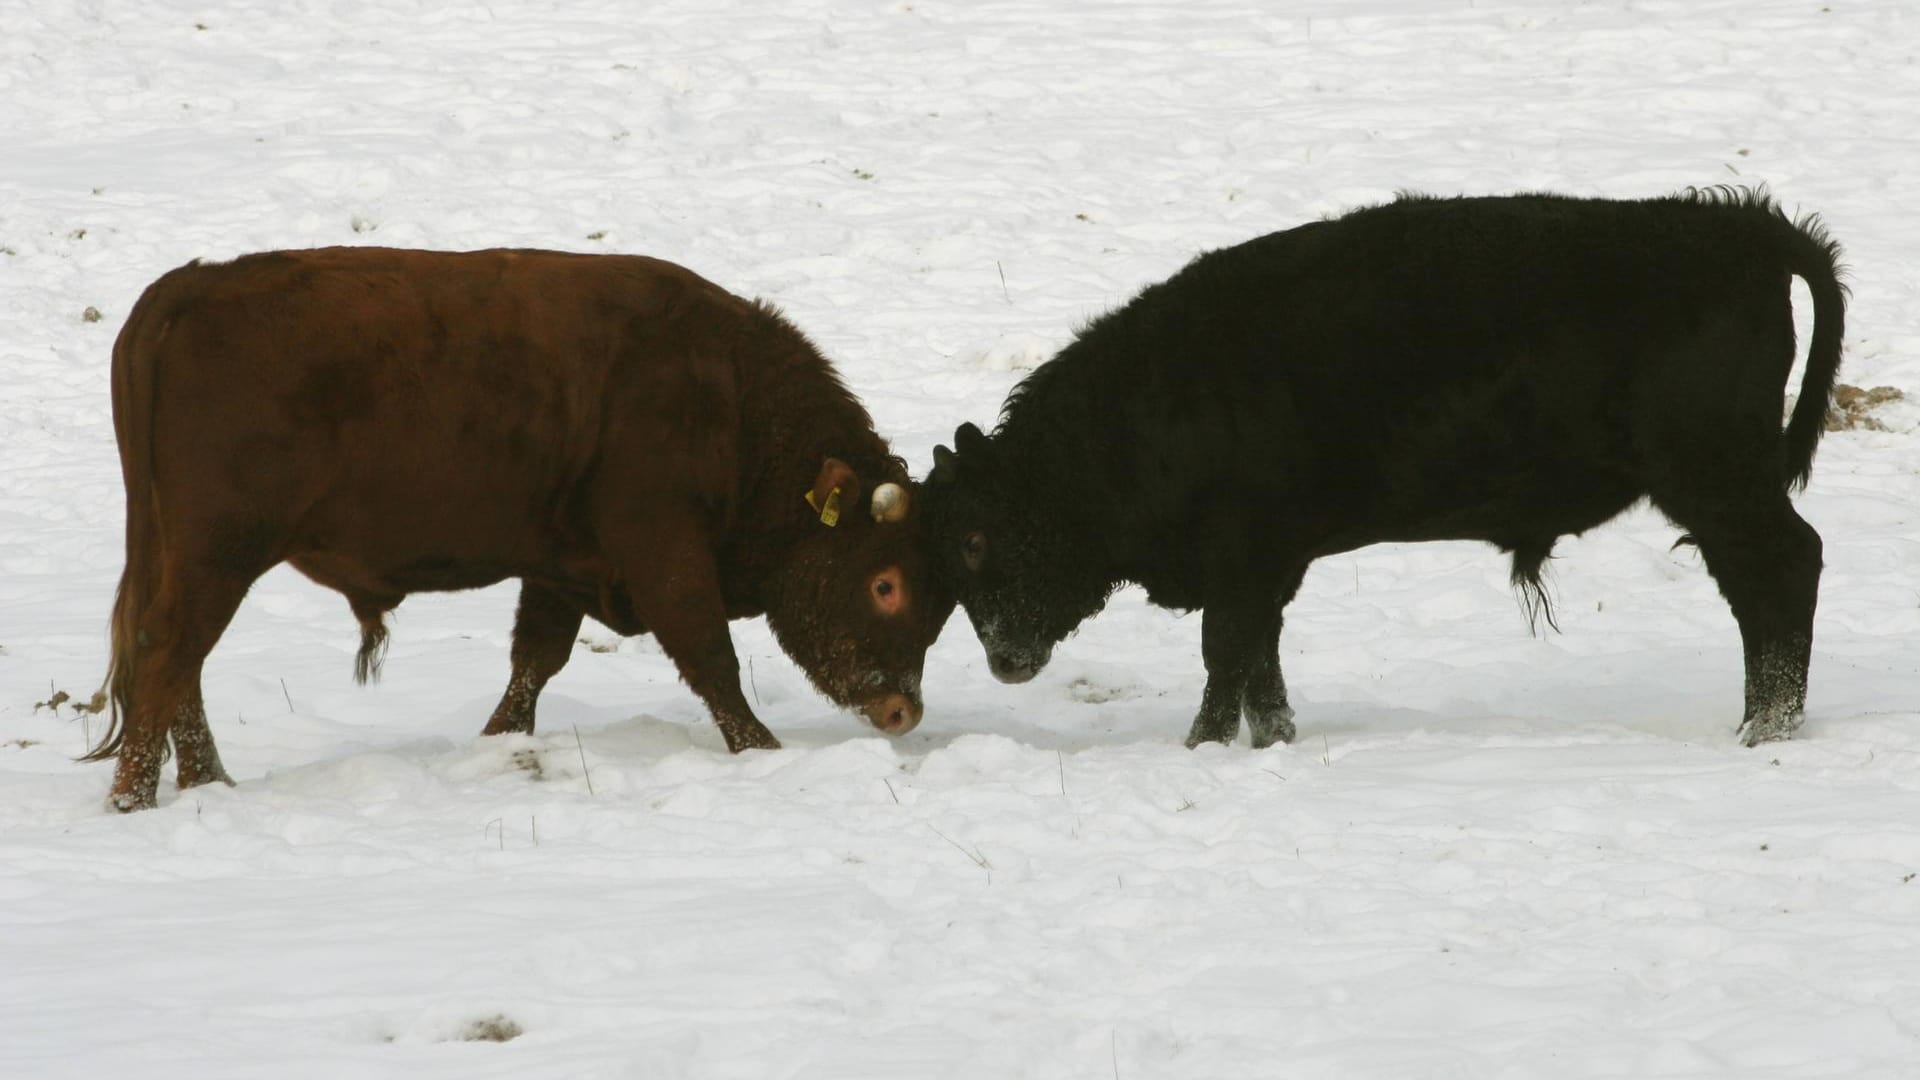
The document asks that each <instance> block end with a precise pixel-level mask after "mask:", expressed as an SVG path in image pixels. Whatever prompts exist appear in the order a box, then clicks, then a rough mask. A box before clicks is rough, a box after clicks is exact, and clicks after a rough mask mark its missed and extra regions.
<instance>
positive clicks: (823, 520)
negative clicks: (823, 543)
mask: <svg viewBox="0 0 1920 1080" xmlns="http://www.w3.org/2000/svg"><path fill="white" fill-rule="evenodd" d="M807 505H808V506H811V507H813V508H814V509H815V510H818V511H820V524H822V525H825V526H826V527H827V528H829V529H831V528H833V527H834V526H835V525H838V524H840V489H839V488H834V489H833V490H832V491H830V492H828V493H827V505H825V506H821V505H819V504H818V503H816V502H814V501H813V492H811V491H809V492H807Z"/></svg>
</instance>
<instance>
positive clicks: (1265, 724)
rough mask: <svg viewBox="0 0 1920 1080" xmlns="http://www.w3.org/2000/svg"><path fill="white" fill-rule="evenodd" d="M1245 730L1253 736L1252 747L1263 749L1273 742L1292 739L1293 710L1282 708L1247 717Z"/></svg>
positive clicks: (1290, 740)
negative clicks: (1266, 713)
mask: <svg viewBox="0 0 1920 1080" xmlns="http://www.w3.org/2000/svg"><path fill="white" fill-rule="evenodd" d="M1247 730H1248V732H1249V733H1250V734H1252V736H1253V748H1254V749H1255V750H1265V749H1266V748H1267V747H1269V746H1272V745H1273V744H1274V743H1290V742H1292V741H1293V736H1294V730H1293V710H1292V709H1282V710H1280V711H1279V712H1277V713H1273V714H1271V715H1268V716H1265V717H1259V716H1255V717H1249V718H1248V720H1247Z"/></svg>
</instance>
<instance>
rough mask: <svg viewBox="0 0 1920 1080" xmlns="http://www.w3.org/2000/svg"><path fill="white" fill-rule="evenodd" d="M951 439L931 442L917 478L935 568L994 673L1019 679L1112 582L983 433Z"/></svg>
mask: <svg viewBox="0 0 1920 1080" xmlns="http://www.w3.org/2000/svg"><path fill="white" fill-rule="evenodd" d="M954 442H955V444H956V446H957V447H958V448H959V449H958V450H957V451H955V450H949V449H947V448H946V447H944V446H941V447H936V448H935V449H934V469H933V472H932V473H931V474H929V476H928V477H927V483H926V485H925V496H926V503H927V515H928V522H929V529H930V531H931V533H932V540H933V544H934V572H935V573H936V574H937V575H940V576H941V577H942V578H944V579H945V581H946V582H947V583H948V585H949V586H950V587H951V588H952V590H953V593H954V596H955V597H956V598H957V599H958V600H959V602H960V606H961V607H963V608H965V609H966V612H967V618H968V620H969V621H971V622H972V623H973V630H974V634H975V635H976V636H978V637H979V639H980V644H981V647H982V648H984V649H985V650H986V653H987V664H988V667H989V669H990V670H991V671H992V672H993V676H994V678H996V679H998V680H1000V681H1001V682H1003V683H1023V682H1026V681H1027V680H1029V679H1031V678H1033V677H1034V676H1035V675H1036V674H1038V673H1039V672H1040V669H1041V668H1043V667H1045V666H1046V664H1047V661H1048V660H1049V659H1050V658H1051V657H1052V655H1053V647H1054V646H1055V645H1057V644H1059V643H1060V641H1061V640H1062V639H1064V638H1065V637H1067V635H1069V634H1071V633H1073V631H1074V629H1075V628H1077V627H1078V626H1079V625H1080V623H1081V622H1083V621H1085V620H1086V619H1087V617H1088V616H1091V615H1093V614H1094V613H1096V612H1098V611H1099V610H1100V609H1101V607H1103V606H1104V605H1105V604H1106V600H1107V596H1108V594H1109V593H1110V592H1111V590H1112V582H1110V581H1107V580H1105V579H1103V578H1102V577H1101V576H1100V575H1099V573H1098V571H1097V570H1096V569H1095V566H1094V562H1093V560H1092V558H1091V557H1090V555H1091V553H1089V552H1087V551H1084V550H1081V549H1080V547H1079V546H1078V545H1076V544H1075V543H1074V542H1073V540H1072V538H1071V536H1070V535H1069V533H1068V532H1067V531H1066V530H1065V529H1063V528H1062V523H1061V521H1060V519H1059V516H1058V515H1057V514H1056V513H1052V512H1050V511H1052V510H1053V509H1054V508H1055V507H1056V506H1057V505H1058V504H1057V503H1056V502H1054V501H1050V500H1049V498H1048V496H1047V495H1046V493H1044V492H1033V491H1029V490H1027V488H1026V487H1025V486H1023V485H1021V484H1018V483H1016V482H1014V480H1015V477H1016V472H1015V471H1009V470H1007V469H1004V468H1003V467H1002V463H1001V462H1000V461H999V460H998V459H997V457H996V455H995V454H994V452H993V447H992V443H991V440H989V439H988V438H987V436H986V435H984V434H982V433H981V432H980V430H979V429H978V428H976V427H974V426H973V425H972V424H964V425H962V426H961V427H960V429H959V430H958V431H957V432H956V433H955V436H954Z"/></svg>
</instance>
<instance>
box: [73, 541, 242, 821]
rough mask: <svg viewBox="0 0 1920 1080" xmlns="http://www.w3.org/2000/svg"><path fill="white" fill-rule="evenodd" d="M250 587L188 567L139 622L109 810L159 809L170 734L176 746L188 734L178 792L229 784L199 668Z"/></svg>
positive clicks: (169, 577)
mask: <svg viewBox="0 0 1920 1080" xmlns="http://www.w3.org/2000/svg"><path fill="white" fill-rule="evenodd" d="M199 565H200V566H204V565H205V564H199ZM249 584H251V581H250V580H249V581H236V580H234V579H232V578H229V577H227V576H225V575H223V574H221V573H219V572H218V571H217V570H204V569H198V568H196V566H195V564H194V563H191V562H186V563H176V564H174V565H171V566H169V567H167V569H166V572H165V575H164V579H163V584H162V586H161V588H160V592H159V595H158V596H157V597H156V598H155V599H154V602H153V603H152V604H151V605H150V606H149V607H148V608H147V610H146V612H145V614H144V615H142V616H141V619H140V622H139V641H138V643H137V645H136V650H137V651H136V654H135V656H134V660H133V687H134V698H133V701H132V702H131V703H130V705H131V707H130V708H129V709H128V715H127V716H126V718H125V721H124V723H125V725H126V729H125V731H124V733H123V738H122V741H121V744H120V751H119V764H118V765H116V766H115V768H114V772H113V787H112V789H111V790H110V791H109V793H108V796H107V803H108V805H109V806H112V807H113V808H114V809H116V810H120V811H123V812H124V811H131V810H146V809H151V808H152V807H153V806H155V805H157V802H158V795H159V787H160V762H161V759H162V757H164V756H165V753H166V740H167V733H168V732H169V731H173V732H174V733H175V738H176V741H178V738H179V733H180V732H182V731H184V732H186V734H187V738H186V743H185V745H184V746H183V748H182V754H181V762H180V768H181V778H182V779H181V786H183V787H186V786H191V784H190V783H189V781H191V782H192V783H206V782H208V781H210V780H215V779H225V776H226V771H225V770H224V769H222V768H221V767H220V759H219V755H218V753H217V751H215V749H214V746H213V735H212V733H211V731H209V730H208V728H207V722H206V710H205V708H204V706H203V705H202V704H201V696H200V667H201V665H202V664H203V663H204V662H205V661H206V658H207V654H208V653H209V652H211V651H213V645H214V643H215V642H216V641H219V640H220V635H221V633H222V632H223V631H225V630H226V628H227V623H228V622H229V621H231V620H232V618H233V613H234V612H235V611H237V610H239V607H240V600H241V598H242V597H244V596H245V595H246V593H247V586H248V585H249Z"/></svg>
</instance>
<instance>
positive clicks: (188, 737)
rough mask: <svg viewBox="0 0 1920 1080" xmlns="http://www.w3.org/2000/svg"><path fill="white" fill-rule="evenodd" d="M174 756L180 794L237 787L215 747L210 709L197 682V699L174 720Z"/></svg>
mask: <svg viewBox="0 0 1920 1080" xmlns="http://www.w3.org/2000/svg"><path fill="white" fill-rule="evenodd" d="M173 752H174V755H175V757H176V761H175V767H176V769H177V770H178V772H177V775H178V777H179V784H180V790H182V791H185V790H187V789H188V788H195V787H199V786H200V785H202V784H212V783H216V782H217V783H222V784H225V785H227V786H228V787H232V786H233V777H231V776H228V775H227V770H226V768H225V767H224V766H223V765H221V764H220V751H219V749H218V748H216V747H215V746H214V745H213V731H212V729H211V728H209V727H207V706H206V703H205V701H203V700H202V699H201V696H200V686H199V684H198V682H197V681H196V682H195V684H194V688H193V696H192V697H190V698H189V699H188V700H187V702H186V704H185V705H182V706H181V707H180V711H179V712H178V713H176V714H175V715H174V718H173Z"/></svg>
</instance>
